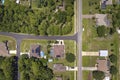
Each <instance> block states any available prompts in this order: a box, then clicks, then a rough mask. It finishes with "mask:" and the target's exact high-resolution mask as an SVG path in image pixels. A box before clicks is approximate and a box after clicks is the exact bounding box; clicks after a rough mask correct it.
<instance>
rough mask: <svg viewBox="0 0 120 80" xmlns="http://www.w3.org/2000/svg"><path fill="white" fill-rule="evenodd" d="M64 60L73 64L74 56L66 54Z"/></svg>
mask: <svg viewBox="0 0 120 80" xmlns="http://www.w3.org/2000/svg"><path fill="white" fill-rule="evenodd" d="M66 60H67V61H68V62H74V61H75V55H74V54H72V53H67V54H66Z"/></svg>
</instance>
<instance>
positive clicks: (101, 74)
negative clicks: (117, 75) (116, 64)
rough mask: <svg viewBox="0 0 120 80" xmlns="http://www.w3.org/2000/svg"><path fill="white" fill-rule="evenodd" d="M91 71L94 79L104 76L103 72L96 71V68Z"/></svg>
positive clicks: (98, 79) (101, 79) (101, 78)
mask: <svg viewBox="0 0 120 80" xmlns="http://www.w3.org/2000/svg"><path fill="white" fill-rule="evenodd" d="M92 73H93V78H94V79H95V80H103V79H104V77H105V74H104V72H102V71H97V70H96V71H93V72H92Z"/></svg>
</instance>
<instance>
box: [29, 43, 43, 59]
mask: <svg viewBox="0 0 120 80" xmlns="http://www.w3.org/2000/svg"><path fill="white" fill-rule="evenodd" d="M40 47H41V46H40V45H36V44H33V45H31V46H30V56H33V57H37V58H39V57H40V51H41V50H40Z"/></svg>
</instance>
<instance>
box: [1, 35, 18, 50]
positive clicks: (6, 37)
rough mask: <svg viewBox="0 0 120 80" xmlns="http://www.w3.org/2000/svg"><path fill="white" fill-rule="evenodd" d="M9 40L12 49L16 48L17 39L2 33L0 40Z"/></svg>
mask: <svg viewBox="0 0 120 80" xmlns="http://www.w3.org/2000/svg"><path fill="white" fill-rule="evenodd" d="M6 40H7V41H8V47H9V49H10V50H15V46H16V41H15V39H13V38H11V37H8V36H2V35H0V42H3V41H6Z"/></svg>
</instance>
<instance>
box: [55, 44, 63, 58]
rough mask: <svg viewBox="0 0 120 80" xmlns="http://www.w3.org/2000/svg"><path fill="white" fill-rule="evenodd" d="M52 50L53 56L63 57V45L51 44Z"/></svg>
mask: <svg viewBox="0 0 120 80" xmlns="http://www.w3.org/2000/svg"><path fill="white" fill-rule="evenodd" d="M53 51H54V58H63V57H64V54H65V51H64V45H54V46H53Z"/></svg>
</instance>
